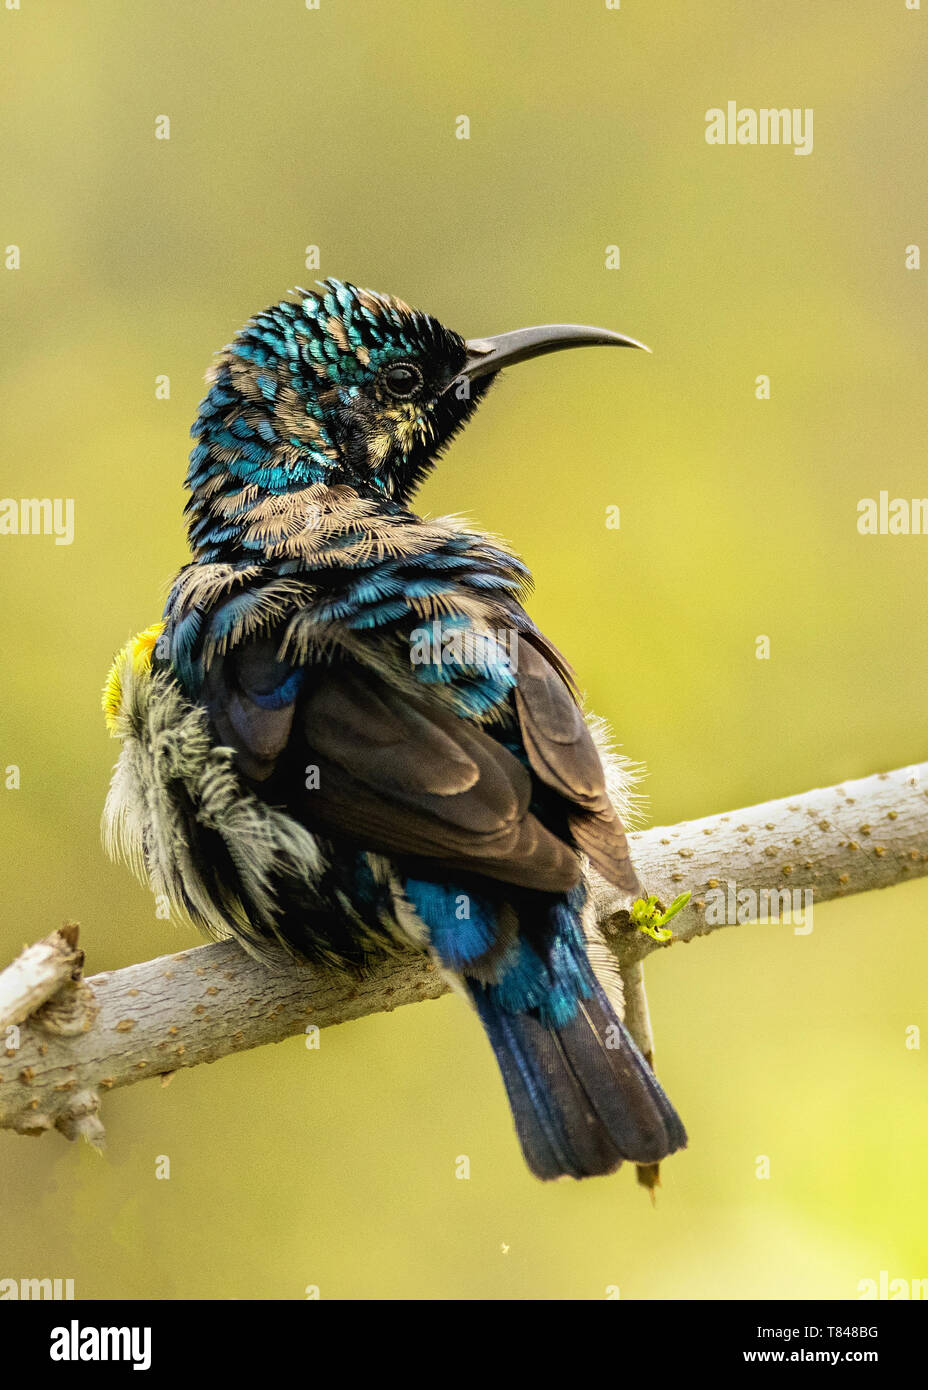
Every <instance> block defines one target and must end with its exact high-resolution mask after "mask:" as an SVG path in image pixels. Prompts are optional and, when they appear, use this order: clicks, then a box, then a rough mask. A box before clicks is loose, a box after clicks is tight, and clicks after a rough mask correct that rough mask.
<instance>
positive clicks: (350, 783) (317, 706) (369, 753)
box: [204, 640, 580, 893]
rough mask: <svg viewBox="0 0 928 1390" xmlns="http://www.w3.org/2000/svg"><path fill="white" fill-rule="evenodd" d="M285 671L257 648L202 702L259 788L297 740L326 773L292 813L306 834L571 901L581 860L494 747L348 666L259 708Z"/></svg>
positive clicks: (229, 664)
mask: <svg viewBox="0 0 928 1390" xmlns="http://www.w3.org/2000/svg"><path fill="white" fill-rule="evenodd" d="M286 670H287V668H282V667H281V665H280V663H279V662H278V661H277V658H276V647H275V644H274V643H273V642H271V641H270V640H267V641H259V642H254V643H251V644H249V645H248V646H247V647H246V648H245V649H244V650H243V651H242V652H241V653H235V654H230V655H229V656H228V657H225V658H222V659H218V660H216V661H214V662H213V664H212V666H211V668H210V672H209V676H208V679H207V682H206V686H205V688H204V699H205V702H206V704H207V707H208V709H209V711H210V715H211V718H212V720H213V723H214V724H215V726H216V730H217V733H218V734H219V736H220V738H221V739H222V741H223V742H224V743H226V744H228V745H229V746H231V747H233V748H234V749H235V750H236V753H237V756H238V762H239V766H240V767H241V769H242V771H243V772H244V773H245V775H246V776H247V777H249V778H251V779H252V780H253V781H259V782H260V781H267V779H268V778H269V777H270V776H271V775H272V774H273V772H274V770H275V768H276V766H277V762H278V759H279V758H280V755H281V754H282V753H283V752H284V749H285V748H287V747H288V746H292V739H293V737H294V735H295V733H296V732H297V731H299V734H300V735H301V736H302V739H301V741H302V742H304V743H305V747H304V748H303V750H302V751H303V752H304V753H305V755H306V759H307V761H308V762H310V763H314V764H316V765H318V767H319V786H318V787H317V788H314V789H310V790H306V791H305V792H303V793H302V794H301V797H300V802H299V806H298V808H295V809H298V812H299V815H300V818H301V819H302V820H304V821H305V823H306V824H307V826H309V828H311V829H314V830H317V831H318V832H319V833H321V834H329V835H334V834H342V835H346V836H350V837H352V838H353V839H355V840H357V841H358V843H359V844H362V845H363V846H364V847H365V848H368V849H372V850H379V851H382V852H385V853H392V854H406V855H415V856H421V857H425V858H430V859H435V860H437V861H439V862H440V863H441V865H442V866H443V867H445V868H452V869H453V868H454V867H457V868H458V869H465V870H468V871H469V872H473V873H479V874H485V875H486V876H487V877H489V878H496V879H500V880H502V881H504V882H507V883H512V884H516V885H518V886H521V887H526V888H536V889H539V890H542V891H546V892H552V893H553V892H566V891H567V890H568V889H570V888H571V887H573V885H574V884H575V883H576V882H577V880H578V878H579V876H580V865H579V861H578V859H577V856H576V852H575V851H574V850H573V849H572V847H571V846H570V845H569V844H566V843H565V842H564V841H563V840H560V839H558V838H557V836H555V835H554V834H552V833H551V831H549V830H548V829H546V827H545V826H543V825H542V824H541V822H540V821H539V820H538V819H537V818H536V817H535V816H534V815H533V814H532V813H531V812H530V811H529V801H530V799H531V790H532V782H531V777H530V775H529V773H528V771H527V770H526V768H525V767H524V766H523V765H522V763H520V762H519V760H518V759H517V758H515V757H514V756H513V755H512V754H511V753H510V752H509V751H508V750H507V749H506V748H504V747H503V746H502V744H501V743H499V742H498V741H497V740H496V739H494V738H492V737H490V735H488V734H486V733H484V732H483V731H482V730H481V729H480V728H478V727H476V726H475V725H472V724H468V723H467V722H466V721H465V720H463V719H460V718H458V717H457V716H455V715H454V714H452V713H451V712H450V711H448V710H446V709H445V708H444V707H441V706H436V705H435V704H433V703H432V702H430V701H429V700H428V699H427V698H422V697H419V696H417V695H416V694H413V693H410V694H406V693H403V694H400V693H399V692H397V691H396V690H394V689H393V688H392V687H391V686H389V685H387V684H386V682H384V681H382V680H380V679H379V678H378V677H377V676H376V675H375V674H374V673H372V672H370V671H364V672H363V673H361V672H359V671H356V670H355V669H353V668H351V667H348V666H331V667H320V668H316V669H314V670H313V672H312V674H311V677H310V680H311V682H312V683H311V685H310V688H309V690H308V691H307V692H306V694H304V695H303V696H301V697H300V698H299V699H298V700H297V701H295V702H294V703H293V704H289V705H286V706H284V707H283V708H282V709H278V710H268V709H264V708H263V707H262V706H260V705H259V704H258V703H257V702H256V701H255V700H253V699H251V698H250V694H258V695H260V694H262V693H267V692H268V691H269V690H273V689H274V688H275V687H276V686H277V685H278V684H279V682H280V680H281V678H282V675H281V672H282V671H283V673H284V674H285V673H286Z"/></svg>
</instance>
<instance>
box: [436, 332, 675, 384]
mask: <svg viewBox="0 0 928 1390" xmlns="http://www.w3.org/2000/svg"><path fill="white" fill-rule="evenodd" d="M465 346H466V348H467V357H466V359H465V362H464V366H463V367H462V368H461V372H460V376H463V377H467V379H468V381H476V380H477V379H478V378H479V377H482V376H489V375H490V373H491V372H499V371H502V369H503V368H504V367H513V366H515V364H516V363H517V362H527V361H528V359H529V358H530V357H542V356H543V355H544V354H545V353H546V352H560V351H561V349H562V348H573V347H630V348H641V349H642V351H643V352H650V351H651V349H650V348H649V347H645V345H644V343H639V342H637V341H636V340H635V339H634V338H626V337H624V336H623V334H621V333H613V332H611V330H610V329H608V328H587V327H585V326H584V325H583V324H579V323H546V324H542V325H540V326H539V327H538V328H517V329H516V330H515V332H514V333H499V334H497V336H496V337H495V338H471V339H469V340H468V342H467V343H466V344H465Z"/></svg>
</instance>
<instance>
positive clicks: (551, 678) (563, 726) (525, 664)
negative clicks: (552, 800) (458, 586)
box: [516, 641, 641, 895]
mask: <svg viewBox="0 0 928 1390" xmlns="http://www.w3.org/2000/svg"><path fill="white" fill-rule="evenodd" d="M552 658H553V659H552V660H551V661H549V660H548V659H547V657H546V655H545V654H543V652H542V651H541V650H539V648H538V647H536V646H535V645H533V644H530V643H528V642H521V641H520V643H519V662H518V666H519V669H518V684H517V686H516V710H517V712H518V715H519V723H520V725H521V728H522V738H523V741H524V743H525V750H526V752H527V753H528V758H529V762H530V764H531V767H532V771H533V772H534V773H535V775H536V776H537V777H539V778H540V779H541V781H542V782H544V783H545V784H546V785H547V786H549V787H552V788H553V789H554V790H555V791H557V792H559V793H560V795H561V796H563V797H564V798H565V800H567V801H568V802H572V803H573V805H574V806H576V808H577V809H576V811H575V812H573V813H571V814H570V815H569V817H568V823H569V825H570V831H571V835H572V837H573V840H574V843H575V844H576V845H577V847H578V848H579V849H582V850H583V852H584V853H585V854H586V855H587V856H588V857H589V859H590V862H591V863H592V864H593V866H594V867H595V868H596V869H597V870H598V871H599V873H601V874H602V875H603V877H604V878H606V879H608V881H609V882H610V883H614V884H615V885H616V886H617V887H619V888H621V889H623V891H625V892H628V893H634V894H636V895H638V894H640V893H641V884H640V882H639V880H638V875H637V874H636V873H635V869H634V865H633V864H632V862H631V857H630V855H629V850H628V840H627V838H626V835H625V828H624V826H623V825H622V822H621V821H620V820H619V817H618V816H617V814H616V812H615V808H614V807H613V805H612V803H611V801H610V800H609V796H608V793H607V791H606V776H605V772H604V770H603V765H602V762H601V761H600V757H599V753H598V752H597V751H596V745H595V744H594V742H593V738H592V735H591V734H590V731H589V728H588V727H587V723H586V720H585V719H584V718H583V715H582V714H581V712H580V710H579V708H578V707H577V704H576V701H575V700H574V698H573V695H572V694H571V691H570V690H569V688H568V686H567V683H566V678H565V676H564V675H563V674H561V672H560V670H559V669H556V667H555V662H556V664H557V667H559V668H561V667H562V664H563V663H562V661H561V659H560V658H559V657H558V655H557V653H556V652H552Z"/></svg>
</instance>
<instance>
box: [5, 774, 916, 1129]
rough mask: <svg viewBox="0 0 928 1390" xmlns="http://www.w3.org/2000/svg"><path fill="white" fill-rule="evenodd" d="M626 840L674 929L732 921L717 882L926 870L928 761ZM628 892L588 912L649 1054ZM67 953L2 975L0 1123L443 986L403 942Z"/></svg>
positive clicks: (817, 897)
mask: <svg viewBox="0 0 928 1390" xmlns="http://www.w3.org/2000/svg"><path fill="white" fill-rule="evenodd" d="M632 845H633V850H632V852H633V855H634V858H635V862H636V864H637V866H638V869H639V873H640V876H641V878H642V880H643V882H644V883H646V884H647V886H648V890H649V892H653V893H657V894H658V895H659V896H660V898H661V899H662V901H663V902H664V903H669V902H670V901H671V900H672V899H673V898H674V897H675V896H676V895H677V894H678V893H680V892H681V891H683V890H685V889H691V890H692V892H693V899H692V902H691V903H690V905H689V906H688V907H687V908H685V909H684V911H683V912H682V913H680V914H679V916H677V917H675V918H674V919H673V929H674V941H676V942H680V941H691V940H693V939H694V938H695V937H697V936H703V935H706V934H708V933H709V932H711V931H714V930H716V929H717V928H718V927H721V926H726V925H734V924H735V922H733V921H724V920H723V921H714V920H710V919H711V918H712V917H713V916H714V915H716V913H717V908H718V902H719V901H720V900H723V901H726V902H727V901H728V900H729V890H728V885H729V884H732V885H734V887H733V889H732V892H734V893H737V891H738V890H750V891H752V892H753V893H755V894H761V893H762V892H764V891H767V892H772V891H775V890H780V889H784V888H788V889H790V890H795V891H796V892H799V893H802V892H804V891H805V890H809V891H810V892H811V894H812V900H813V902H814V905H816V906H817V905H819V904H820V903H822V902H826V901H828V900H829V899H832V898H839V897H844V896H847V895H849V894H851V893H864V892H868V891H870V890H871V889H875V888H887V887H890V886H891V885H893V884H897V883H901V882H904V881H905V880H906V879H913V878H918V877H921V876H923V875H925V874H928V764H921V765H920V766H917V767H909V768H902V769H898V770H897V771H895V772H889V773H880V774H878V775H877V776H874V777H868V778H864V779H862V780H861V781H856V782H846V783H845V784H844V785H843V786H840V787H829V788H827V789H825V790H819V791H812V792H806V793H805V794H804V795H801V796H795V797H786V798H784V799H783V800H782V801H771V802H767V803H765V804H764V805H761V806H753V807H750V808H749V809H747V810H741V811H731V812H727V813H725V814H724V815H718V816H707V817H706V818H704V819H703V820H698V821H689V822H684V823H683V824H680V825H675V826H671V827H666V828H665V827H656V828H654V829H651V830H646V831H642V832H639V833H637V834H635V835H633V836H632ZM627 906H628V904H627V902H626V901H624V900H622V899H621V898H620V897H618V896H617V895H616V894H615V891H614V890H613V889H611V888H609V886H608V885H606V884H599V885H598V888H597V913H598V917H599V920H600V922H601V924H602V925H603V927H604V929H605V931H606V932H607V934H608V939H609V941H610V944H611V945H612V947H613V949H614V951H615V953H616V956H617V958H618V960H619V964H620V967H621V969H622V974H623V978H624V981H625V986H626V993H627V1010H628V1013H627V1021H628V1024H629V1026H630V1028H631V1029H632V1031H633V1033H634V1034H635V1036H636V1038H637V1040H638V1042H639V1045H640V1046H641V1047H642V1050H643V1051H645V1052H646V1053H647V1054H650V1052H651V1050H652V1043H651V1033H650V1024H649V1022H648V1014H647V1000H646V998H645V995H644V986H643V977H642V974H641V961H642V959H643V958H644V957H645V956H646V955H648V954H649V953H650V952H651V951H652V950H656V949H658V944H657V943H656V942H655V941H653V940H651V939H650V938H649V937H646V936H644V935H642V934H641V933H640V932H637V931H632V930H630V929H629V927H628V913H627V910H626V909H627ZM714 910H715V911H714ZM805 921H806V918H805V917H803V923H805ZM782 929H783V930H790V928H789V927H787V926H784V927H783V928H782ZM792 929H793V930H795V929H796V928H795V927H793V928H792ZM800 929H801V930H803V931H804V930H806V926H805V925H804V924H803V925H802V927H801V928H800ZM662 949H667V948H666V947H663V948H662ZM79 956H80V952H78V951H77V949H76V933H75V932H74V929H73V928H65V929H63V930H62V932H59V933H54V934H53V936H52V937H51V938H48V939H47V940H46V941H44V942H40V943H38V945H36V946H34V947H29V948H27V950H26V951H25V952H24V953H23V955H22V956H20V957H19V958H18V959H17V960H16V961H14V962H13V964H12V965H11V966H9V967H8V968H7V970H6V971H4V972H3V973H2V974H0V1018H2V1019H3V1021H4V1024H9V1025H11V1026H9V1027H7V1028H6V1032H5V1034H4V1035H2V1036H0V1128H8V1129H13V1130H15V1131H17V1132H18V1133H20V1134H41V1133H44V1131H45V1130H48V1129H51V1128H57V1129H58V1130H60V1131H61V1132H62V1133H64V1134H65V1135H66V1136H67V1137H68V1138H76V1137H77V1136H78V1135H84V1137H86V1138H87V1139H89V1140H90V1141H91V1142H92V1143H95V1144H98V1145H99V1144H101V1143H102V1140H103V1127H102V1124H101V1122H100V1119H99V1115H98V1111H99V1107H100V1099H99V1098H100V1095H101V1093H103V1092H105V1091H107V1090H112V1089H113V1088H115V1087H117V1086H128V1085H131V1084H132V1083H133V1082H135V1081H141V1080H144V1079H145V1078H146V1077H153V1076H158V1075H161V1076H163V1077H166V1076H169V1075H170V1074H171V1073H173V1072H174V1071H176V1070H179V1069H180V1068H182V1067H192V1066H197V1065H199V1063H201V1062H212V1061H216V1060H217V1059H218V1058H219V1057H224V1056H227V1055H229V1054H230V1053H233V1052H241V1051H244V1050H245V1049H247V1048H252V1047H260V1046H263V1045H264V1044H265V1043H270V1042H279V1041H281V1040H282V1039H283V1038H287V1037H290V1036H292V1035H293V1034H296V1033H301V1032H303V1031H304V1030H305V1029H306V1028H307V1027H308V1026H312V1025H315V1026H317V1027H319V1028H323V1027H326V1026H328V1025H330V1024H333V1023H343V1022H346V1021H347V1020H349V1019H354V1018H361V1017H363V1016H364V1015H366V1014H370V1013H375V1012H382V1011H388V1010H392V1009H395V1008H396V1007H398V1006H399V1005H400V1004H411V1003H415V1002H417V1001H419V1000H421V999H435V998H438V996H439V995H441V994H444V993H445V991H446V989H447V985H446V984H445V982H444V980H443V979H442V976H441V974H440V972H439V971H438V970H436V969H435V967H434V966H433V965H432V964H431V963H430V962H429V961H427V960H426V959H425V958H424V957H422V956H421V955H417V954H414V953H412V952H408V953H405V952H398V953H397V954H396V955H395V956H391V957H389V958H386V959H384V960H383V961H380V962H378V963H376V964H375V965H373V966H372V967H371V969H370V970H369V972H368V973H367V974H366V975H365V977H364V978H363V979H349V978H346V977H345V976H344V975H339V974H336V973H334V972H332V971H329V970H325V969H320V968H316V967H311V966H295V965H294V964H293V962H292V961H290V960H289V959H288V958H286V957H285V956H283V954H281V957H280V969H279V970H277V969H269V968H267V967H266V966H264V965H261V964H258V963H257V962H256V961H254V960H252V959H251V958H250V957H248V956H247V955H245V954H244V952H243V951H242V950H241V949H240V948H239V947H238V946H237V945H236V944H235V943H233V942H219V943H217V944H214V945H210V946H199V947H192V948H190V949H189V950H183V951H179V952H178V953H177V954H175V955H171V956H161V957H159V958H158V959H156V960H150V961H146V962H144V963H143V964H140V965H131V966H128V967H126V968H125V969H123V970H115V971H112V972H110V973H107V974H102V975H94V976H92V977H91V978H90V979H89V980H86V981H81V980H80V979H79V978H76V975H77V973H78V971H79V959H78V958H79ZM4 1043H5V1051H4V1050H3V1044H4Z"/></svg>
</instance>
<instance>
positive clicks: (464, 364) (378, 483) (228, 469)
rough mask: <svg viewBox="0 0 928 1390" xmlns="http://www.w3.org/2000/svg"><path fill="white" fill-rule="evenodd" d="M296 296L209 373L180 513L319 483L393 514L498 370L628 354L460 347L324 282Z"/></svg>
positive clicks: (596, 336) (551, 341)
mask: <svg viewBox="0 0 928 1390" xmlns="http://www.w3.org/2000/svg"><path fill="white" fill-rule="evenodd" d="M299 295H300V297H299V299H298V300H296V301H283V302H282V303H280V304H276V305H274V306H273V307H272V308H270V309H266V310H265V311H264V313H261V314H257V315H256V316H255V317H254V318H253V319H251V320H250V321H249V322H248V323H247V324H246V325H245V327H244V328H243V329H242V331H241V332H240V333H239V334H238V336H237V337H236V338H235V340H234V341H233V342H232V343H231V344H230V345H229V346H228V347H226V348H224V349H223V351H222V352H221V353H220V354H219V356H218V360H217V362H216V363H215V364H214V366H213V368H212V369H211V371H210V373H209V377H208V380H209V381H210V391H209V394H208V395H207V397H206V399H205V400H204V401H203V403H202V405H201V407H200V414H199V418H198V419H197V421H196V424H195V425H194V427H193V431H192V433H193V435H194V437H195V438H196V439H197V440H198V443H197V446H196V448H195V449H194V450H193V453H192V454H191V464H190V471H189V473H188V485H189V486H190V487H191V489H192V490H193V492H194V499H196V497H197V494H198V492H199V493H200V494H201V496H202V495H203V494H204V489H205V494H206V495H212V494H215V493H216V492H217V491H218V490H221V489H224V488H225V487H226V486H228V485H231V486H235V487H239V488H241V487H254V488H257V489H258V490H259V491H260V492H266V493H286V492H289V491H291V490H293V489H295V488H302V487H306V486H307V485H309V484H310V483H315V482H324V483H348V484H350V485H351V486H353V487H356V488H358V489H359V490H361V491H363V492H366V493H370V492H374V493H379V494H380V495H381V496H385V497H389V498H392V499H394V500H395V501H397V502H401V503H403V502H405V501H406V500H407V499H408V498H409V497H410V495H411V494H412V492H413V491H414V489H415V488H416V486H417V485H418V483H419V482H420V481H421V479H422V478H423V477H424V476H425V474H426V473H427V472H428V470H429V468H430V467H431V466H432V464H433V463H434V462H435V460H436V458H437V457H438V455H439V454H440V453H441V451H442V449H443V448H444V447H445V445H447V444H448V442H449V441H450V440H451V438H452V437H453V435H454V434H455V433H456V432H457V430H458V429H460V427H461V426H462V425H463V424H464V423H465V421H466V420H467V418H468V417H469V415H470V414H471V412H472V411H473V410H474V408H475V406H476V404H477V401H478V400H479V398H480V397H481V396H482V395H483V394H484V392H485V391H486V389H487V387H488V386H489V385H490V384H491V382H492V381H493V380H494V378H495V376H496V374H497V373H498V372H499V371H500V370H501V369H502V368H503V367H507V366H510V365H512V364H514V363H516V362H521V361H524V360H525V359H527V358H530V357H537V356H539V355H541V354H542V353H546V352H554V351H556V350H558V349H560V348H566V347H579V346H582V345H584V344H597V343H598V344H611V345H615V346H620V347H641V346H642V344H640V343H636V342H635V341H634V339H631V338H624V337H622V336H621V335H619V334H617V333H611V332H609V331H608V330H606V329H601V328H581V327H578V326H576V325H564V324H558V325H549V326H546V327H543V328H526V329H520V330H518V331H517V332H515V333H503V334H501V335H500V336H499V337H496V338H486V339H476V340H471V341H467V340H465V339H464V338H462V337H460V336H459V335H458V334H457V333H453V332H451V330H450V329H447V328H445V327H444V326H443V325H442V324H440V323H439V322H438V321H437V319H434V318H432V317H431V316H430V315H428V314H424V313H421V312H419V311H418V310H416V309H411V308H410V307H409V306H408V305H407V304H404V303H403V301H402V300H399V299H394V298H392V297H391V296H389V295H384V294H376V293H375V292H374V291H372V290H361V289H356V288H355V287H354V286H353V285H347V284H343V283H342V282H341V281H338V280H326V281H325V282H324V283H322V284H321V285H320V286H319V289H318V290H317V291H314V292H312V293H310V292H307V291H300V292H299Z"/></svg>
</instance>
